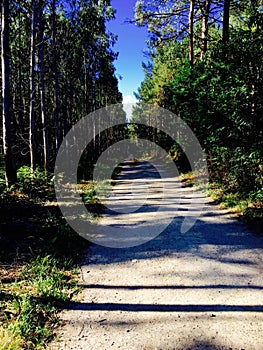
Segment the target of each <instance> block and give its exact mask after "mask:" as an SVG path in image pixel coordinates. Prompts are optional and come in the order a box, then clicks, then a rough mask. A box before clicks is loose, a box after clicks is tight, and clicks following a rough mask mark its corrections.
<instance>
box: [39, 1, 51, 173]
mask: <svg viewBox="0 0 263 350" xmlns="http://www.w3.org/2000/svg"><path fill="white" fill-rule="evenodd" d="M38 16H39V17H38V18H39V40H38V46H39V65H40V104H41V122H42V130H43V160H44V168H45V170H48V168H49V144H48V125H47V124H48V122H47V111H46V89H45V62H44V38H43V19H42V16H43V2H42V0H39V3H38Z"/></svg>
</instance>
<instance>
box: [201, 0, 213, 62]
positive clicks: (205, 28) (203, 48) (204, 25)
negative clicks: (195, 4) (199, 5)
mask: <svg viewBox="0 0 263 350" xmlns="http://www.w3.org/2000/svg"><path fill="white" fill-rule="evenodd" d="M210 7H211V0H205V4H204V9H203V17H202V44H201V59H203V58H204V55H205V53H206V51H207V42H208V19H209V13H210Z"/></svg>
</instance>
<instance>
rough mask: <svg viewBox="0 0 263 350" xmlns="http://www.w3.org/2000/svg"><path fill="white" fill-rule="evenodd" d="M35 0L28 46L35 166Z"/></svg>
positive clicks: (30, 114) (30, 118) (31, 134)
mask: <svg viewBox="0 0 263 350" xmlns="http://www.w3.org/2000/svg"><path fill="white" fill-rule="evenodd" d="M36 1H37V0H32V19H31V48H30V78H29V80H30V82H29V85H30V101H29V152H30V167H31V170H32V171H33V170H34V168H35V135H34V133H35V99H36V71H35V68H36V67H35V66H36V26H37V4H36Z"/></svg>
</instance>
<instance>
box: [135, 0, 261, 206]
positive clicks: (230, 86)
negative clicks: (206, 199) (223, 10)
mask: <svg viewBox="0 0 263 350" xmlns="http://www.w3.org/2000/svg"><path fill="white" fill-rule="evenodd" d="M165 3H166V1H164V2H162V6H164V5H165ZM258 4H259V1H255V2H243V1H242V2H240V3H239V4H236V3H235V4H232V5H235V6H237V7H236V9H237V11H236V12H234V11H232V10H231V11H232V12H231V23H233V27H232V28H230V37H229V40H228V42H225V43H224V44H223V43H222V41H221V35H220V28H219V29H216V28H215V27H213V28H212V29H211V28H210V29H209V31H210V37H211V34H212V35H213V37H214V40H213V41H212V40H211V41H210V42H209V45H208V50H207V52H206V54H205V56H204V57H203V59H202V60H200V59H198V58H199V55H198V52H197V51H196V61H195V65H194V67H191V65H190V63H189V62H188V49H187V45H186V44H187V38H186V37H183V38H182V40H178V41H177V42H175V41H174V40H172V41H168V42H163V43H161V45H160V46H158V47H157V48H156V50H155V51H154V54H152V62H151V63H152V64H149V65H148V69H147V71H146V76H145V80H144V82H143V83H142V85H141V87H140V89H139V95H138V96H139V98H140V101H141V102H144V103H157V104H158V105H160V106H162V107H165V108H167V109H169V110H171V111H172V112H174V113H176V114H177V115H178V116H180V117H181V118H182V119H183V120H184V121H186V122H187V124H188V125H189V126H190V127H191V129H192V130H193V131H194V133H195V135H196V136H197V138H198V139H199V141H200V143H201V145H202V147H203V149H204V151H205V152H206V154H207V161H208V166H209V174H210V180H211V182H212V183H214V182H215V183H217V185H218V186H221V187H222V189H223V191H224V192H225V194H226V195H229V196H230V198H231V199H229V203H228V204H229V205H230V202H232V204H234V202H235V201H238V200H240V198H243V199H244V200H245V201H246V200H250V201H255V202H262V188H263V172H262V164H263V133H262V130H263V95H262V91H263V76H262V71H263V61H262V55H263V34H262V33H263V31H262V28H263V13H262V11H259V9H258V7H259V5H258ZM151 6H154V5H153V2H151V1H150V0H149V1H145V2H144V1H139V2H138V3H137V16H139V15H142V17H141V20H142V21H143V20H144V21H145V23H141V24H146V23H147V24H148V25H149V23H150V22H152V23H153V22H154V21H155V22H158V25H160V26H165V23H164V22H162V20H159V19H158V16H156V18H155V17H154V16H152V17H151V16H149V15H150V13H151ZM147 11H148V12H147ZM157 12H158V10H156V13H157ZM147 16H148V17H147ZM171 16H172V12H171ZM168 22H169V23H170V18H169V21H168ZM169 25H170V24H169ZM169 25H168V27H167V28H166V29H169ZM155 29H156V28H155ZM196 30H198V28H196ZM211 31H212V32H213V33H211ZM171 54H172V56H171V57H173V59H172V61H171V60H170V59H169V57H170V55H171ZM170 62H172V63H171V64H170ZM137 110H138V112H139V111H140V109H139V107H137ZM138 117H139V118H140V113H137V114H136V111H135V113H134V121H135V122H136V120H137V119H138ZM136 118H137V119H136ZM141 121H143V120H142V119H141ZM134 132H136V129H135V131H133V133H134ZM137 133H138V131H137ZM164 143H166V141H165V140H164ZM178 152H179V154H180V149H179V148H178V145H176V144H175V145H172V146H170V154H171V155H173V157H174V158H178ZM230 194H232V195H233V196H234V197H235V196H236V197H235V199H233V198H232V197H231V195H230Z"/></svg>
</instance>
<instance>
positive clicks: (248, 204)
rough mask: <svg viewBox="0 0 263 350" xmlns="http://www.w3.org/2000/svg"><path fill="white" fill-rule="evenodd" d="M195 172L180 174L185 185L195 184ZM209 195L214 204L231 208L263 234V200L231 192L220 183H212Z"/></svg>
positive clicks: (234, 213)
mask: <svg viewBox="0 0 263 350" xmlns="http://www.w3.org/2000/svg"><path fill="white" fill-rule="evenodd" d="M194 178H195V177H194V174H193V173H192V172H189V173H182V174H180V180H181V182H182V184H183V186H186V187H192V186H193V185H194ZM207 195H208V196H209V197H211V199H212V200H213V203H214V204H218V205H220V206H221V207H223V208H226V209H229V213H230V214H231V215H233V216H235V217H237V218H239V219H241V220H242V221H243V222H245V223H246V224H248V225H249V226H250V227H251V228H252V229H253V230H255V231H257V232H258V233H260V234H263V202H262V201H260V200H255V199H254V198H253V196H249V195H245V194H243V193H239V192H235V193H233V192H231V191H229V189H226V188H224V187H223V185H221V184H218V183H215V182H214V183H210V184H209V188H208V190H207Z"/></svg>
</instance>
